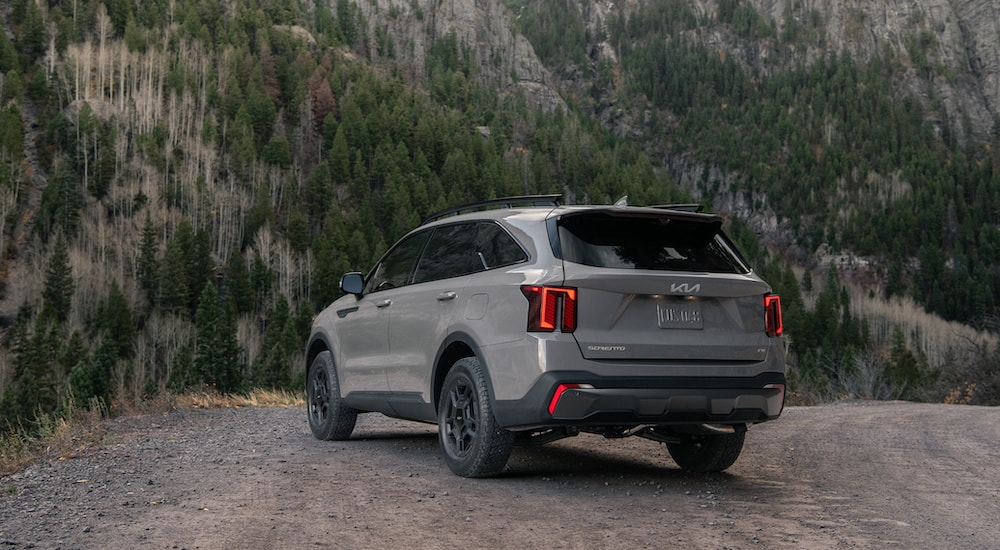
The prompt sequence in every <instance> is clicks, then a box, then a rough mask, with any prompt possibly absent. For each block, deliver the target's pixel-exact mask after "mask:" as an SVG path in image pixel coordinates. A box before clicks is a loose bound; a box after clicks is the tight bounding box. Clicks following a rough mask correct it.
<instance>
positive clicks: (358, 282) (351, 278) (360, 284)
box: [340, 271, 365, 298]
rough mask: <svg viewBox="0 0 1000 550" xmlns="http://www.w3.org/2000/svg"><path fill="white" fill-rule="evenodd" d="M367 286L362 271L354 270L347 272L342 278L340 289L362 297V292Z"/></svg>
mask: <svg viewBox="0 0 1000 550" xmlns="http://www.w3.org/2000/svg"><path fill="white" fill-rule="evenodd" d="M364 288H365V279H364V277H362V276H361V274H360V273H358V272H356V271H354V272H351V273H345V274H344V275H343V276H342V277H341V278H340V290H342V291H344V292H346V293H348V294H353V295H355V296H357V297H358V298H360V297H361V293H362V291H363V290H364Z"/></svg>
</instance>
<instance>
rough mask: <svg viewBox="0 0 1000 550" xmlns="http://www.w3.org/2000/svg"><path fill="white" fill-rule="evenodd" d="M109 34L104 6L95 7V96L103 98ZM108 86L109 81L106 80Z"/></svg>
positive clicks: (108, 18)
mask: <svg viewBox="0 0 1000 550" xmlns="http://www.w3.org/2000/svg"><path fill="white" fill-rule="evenodd" d="M110 34H111V18H110V17H108V10H107V8H105V6H104V4H98V5H97V94H98V96H99V97H102V98H103V97H104V94H105V92H104V89H105V88H104V84H105V81H106V79H107V74H106V71H107V69H108V56H107V47H106V46H107V41H108V38H109V35H110ZM107 82H108V83H109V84H110V79H107Z"/></svg>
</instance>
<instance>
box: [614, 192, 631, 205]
mask: <svg viewBox="0 0 1000 550" xmlns="http://www.w3.org/2000/svg"><path fill="white" fill-rule="evenodd" d="M615 206H628V195H625V196H623V197H622V198H620V199H618V201H617V202H615Z"/></svg>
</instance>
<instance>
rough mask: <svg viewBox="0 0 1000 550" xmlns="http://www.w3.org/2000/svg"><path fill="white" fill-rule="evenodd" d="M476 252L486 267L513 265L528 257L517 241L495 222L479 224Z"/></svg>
mask: <svg viewBox="0 0 1000 550" xmlns="http://www.w3.org/2000/svg"><path fill="white" fill-rule="evenodd" d="M476 252H477V253H478V255H479V260H480V262H481V263H482V264H483V268H484V269H493V268H495V267H503V266H507V265H512V264H516V263H518V262H523V261H525V260H527V259H528V255H527V254H525V252H524V249H522V248H521V246H520V245H518V244H517V241H515V240H514V238H513V237H511V236H510V234H509V233H507V232H506V231H504V230H503V228H502V227H500V226H499V225H497V224H495V223H480V224H479V227H478V231H477V232H476Z"/></svg>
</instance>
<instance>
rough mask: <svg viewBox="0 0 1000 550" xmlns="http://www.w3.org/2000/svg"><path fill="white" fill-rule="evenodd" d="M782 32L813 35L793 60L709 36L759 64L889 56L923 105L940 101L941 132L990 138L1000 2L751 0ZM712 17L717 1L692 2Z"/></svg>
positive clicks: (997, 108)
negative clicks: (840, 55)
mask: <svg viewBox="0 0 1000 550" xmlns="http://www.w3.org/2000/svg"><path fill="white" fill-rule="evenodd" d="M748 4H750V5H752V6H753V7H754V8H755V9H756V10H757V12H758V13H760V14H761V15H762V16H763V17H764V18H765V19H767V20H768V22H771V23H773V24H774V26H776V27H777V28H778V29H779V30H780V29H784V28H786V27H787V26H788V25H793V24H794V25H800V26H802V27H804V28H809V29H814V30H815V31H816V33H815V39H814V40H813V41H811V43H809V44H807V45H805V47H803V48H801V49H800V51H797V52H796V55H795V56H794V57H792V58H790V59H785V60H778V59H776V58H775V56H774V55H769V54H773V53H774V52H773V50H772V49H771V48H770V47H769V44H768V43H766V42H760V43H755V44H745V43H744V44H740V43H737V42H735V41H733V40H731V39H730V40H726V38H725V37H719V36H715V37H714V39H717V40H719V41H720V42H721V43H723V44H724V45H725V47H726V49H727V50H729V51H730V52H731V53H732V54H734V55H737V56H739V57H740V58H742V59H744V60H747V61H748V62H753V61H756V63H757V64H758V66H759V68H761V69H764V70H767V69H768V68H769V67H775V66H777V67H781V66H785V65H786V64H787V63H788V62H793V63H795V62H805V63H809V62H811V61H813V60H815V59H816V58H817V57H819V56H822V55H824V54H825V53H826V52H828V51H838V52H845V51H846V52H850V53H851V56H852V57H853V58H854V59H855V60H856V61H859V62H867V61H869V60H871V59H872V58H873V57H875V56H885V55H886V54H889V55H891V56H893V57H894V58H895V59H896V60H898V61H900V62H901V63H902V64H903V65H904V66H905V67H906V71H905V73H904V74H903V76H902V78H901V79H900V81H899V82H898V84H899V85H900V87H901V89H902V90H903V91H905V92H909V93H913V94H914V95H916V96H918V97H921V98H923V101H924V102H925V106H926V107H927V108H928V110H929V111H930V110H932V102H934V101H938V102H940V105H941V107H942V108H943V110H944V113H943V114H944V116H941V115H931V117H930V121H931V122H932V123H934V124H935V125H936V126H937V127H938V130H939V132H941V131H943V130H944V126H945V125H947V126H948V130H949V131H951V132H954V133H955V136H956V137H957V138H958V140H959V142H960V143H971V144H973V145H978V144H983V143H986V142H989V141H991V140H992V132H993V127H994V120H995V119H996V117H997V115H998V114H1000V1H997V0H886V1H884V2H877V3H873V2H867V1H864V0H749V2H748ZM695 5H697V9H698V10H699V11H700V12H701V13H704V14H709V15H710V14H711V13H713V11H714V10H715V9H716V6H717V3H716V1H715V0H695Z"/></svg>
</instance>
